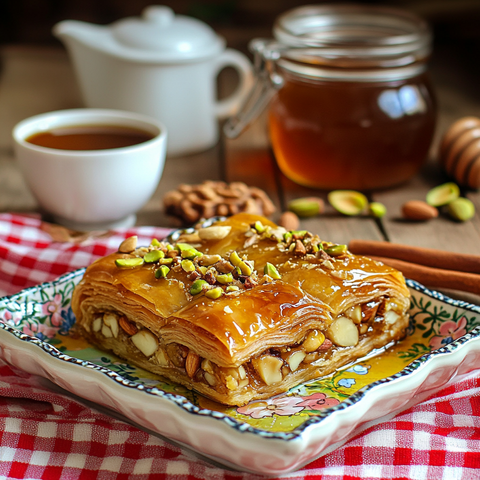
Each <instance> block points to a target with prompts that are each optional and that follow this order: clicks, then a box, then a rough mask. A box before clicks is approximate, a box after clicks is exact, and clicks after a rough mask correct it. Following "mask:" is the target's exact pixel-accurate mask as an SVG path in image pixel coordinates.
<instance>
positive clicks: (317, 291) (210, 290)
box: [72, 214, 410, 405]
mask: <svg viewBox="0 0 480 480" xmlns="http://www.w3.org/2000/svg"><path fill="white" fill-rule="evenodd" d="M409 303H410V302H409V292H408V289H407V288H406V286H405V280H404V278H403V275H402V274H401V273H400V272H398V271H397V270H394V269H393V268H390V267H388V266H386V265H384V264H382V263H379V262H375V261H373V260H371V259H369V258H366V257H362V256H355V255H352V254H351V253H349V252H348V250H347V248H346V246H345V245H336V244H332V243H329V242H325V241H322V240H320V239H319V238H318V236H316V235H312V234H311V233H309V232H306V231H292V232H287V231H286V230H285V229H283V228H281V227H277V226H276V225H274V224H273V223H271V222H270V221H268V220H267V219H265V218H263V217H257V216H252V215H247V214H240V215H236V216H233V217H230V218H229V219H227V220H225V221H221V222H217V223H215V224H214V225H213V226H211V227H207V228H200V229H198V230H196V231H195V232H194V233H189V234H184V235H183V236H181V237H180V238H179V239H178V241H177V242H175V243H167V242H159V241H157V240H155V239H154V240H153V241H152V242H151V245H150V246H148V247H140V248H137V246H136V238H135V237H131V238H130V239H127V240H126V241H125V242H123V243H122V245H121V246H120V248H119V251H118V252H117V253H114V254H111V255H108V256H106V257H104V258H102V259H100V260H97V261H96V262H95V263H93V264H92V265H91V266H90V267H88V268H87V270H86V272H85V276H84V278H83V279H82V281H81V282H80V284H79V285H78V286H77V287H76V289H75V291H74V294H73V300H72V308H73V311H74V313H75V315H76V317H77V325H78V327H79V328H80V330H81V331H82V333H83V335H84V336H85V337H86V338H87V339H88V340H89V341H90V342H91V343H92V344H94V345H97V346H99V347H100V348H102V349H104V350H108V351H112V352H114V353H115V354H117V355H118V356H120V357H122V358H124V359H126V360H128V361H129V362H132V363H134V364H136V365H138V366H140V367H142V368H144V369H146V370H149V371H151V372H155V373H157V374H160V375H162V376H164V377H166V378H168V379H170V380H172V381H174V382H177V383H180V384H182V385H185V386H186V387H188V388H191V389H194V390H196V391H197V392H200V393H201V394H203V395H205V396H207V397H210V398H212V399H214V400H217V401H219V402H222V403H225V404H229V405H244V404H245V403H247V402H248V401H250V400H252V399H261V398H268V397H271V396H273V395H275V394H278V393H281V392H285V391H286V390H288V389H290V388H292V387H294V386H295V385H298V384H300V383H302V382H305V381H308V380H312V379H314V378H318V377H322V376H324V375H328V374H330V373H332V372H334V371H335V370H337V369H338V368H340V367H344V366H345V365H347V364H349V363H351V362H352V361H354V360H356V359H358V358H361V357H364V356H365V355H367V354H369V353H371V352H373V351H375V350H376V349H380V348H382V347H384V346H386V345H388V344H389V343H391V342H393V341H396V340H399V339H401V338H402V336H403V335H404V332H405V329H406V327H407V324H408V314H407V311H408V308H409Z"/></svg>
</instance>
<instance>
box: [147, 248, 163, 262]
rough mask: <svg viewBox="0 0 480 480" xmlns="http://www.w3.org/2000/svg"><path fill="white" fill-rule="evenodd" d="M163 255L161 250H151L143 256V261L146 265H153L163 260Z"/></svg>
mask: <svg viewBox="0 0 480 480" xmlns="http://www.w3.org/2000/svg"><path fill="white" fill-rule="evenodd" d="M164 256H165V254H164V253H163V252H162V251H161V250H152V251H150V252H148V253H146V254H145V256H144V257H143V259H144V260H145V262H146V263H155V262H158V261H159V260H160V259H161V258H163V257H164Z"/></svg>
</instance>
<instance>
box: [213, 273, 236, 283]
mask: <svg viewBox="0 0 480 480" xmlns="http://www.w3.org/2000/svg"><path fill="white" fill-rule="evenodd" d="M216 280H217V282H218V283H223V284H226V283H232V282H233V275H232V274H231V273H223V274H220V275H217V276H216Z"/></svg>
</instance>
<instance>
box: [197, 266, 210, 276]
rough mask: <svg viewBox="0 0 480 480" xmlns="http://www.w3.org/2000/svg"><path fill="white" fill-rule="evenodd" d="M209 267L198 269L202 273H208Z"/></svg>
mask: <svg viewBox="0 0 480 480" xmlns="http://www.w3.org/2000/svg"><path fill="white" fill-rule="evenodd" d="M207 270H208V269H207V267H198V271H199V272H200V273H201V274H202V275H205V274H206V273H207Z"/></svg>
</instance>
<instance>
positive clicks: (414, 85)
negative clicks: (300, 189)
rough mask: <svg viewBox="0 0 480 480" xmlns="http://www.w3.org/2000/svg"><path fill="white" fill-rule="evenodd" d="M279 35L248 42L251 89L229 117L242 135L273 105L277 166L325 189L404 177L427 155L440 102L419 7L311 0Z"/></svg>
mask: <svg viewBox="0 0 480 480" xmlns="http://www.w3.org/2000/svg"><path fill="white" fill-rule="evenodd" d="M273 32H274V37H275V38H274V40H263V39H256V40H253V41H252V42H251V44H250V46H251V49H252V51H253V53H254V60H255V69H256V74H257V81H256V85H255V87H254V88H253V90H252V92H251V95H250V98H249V100H248V101H247V103H246V104H245V105H244V107H243V109H242V110H241V111H240V112H239V114H238V115H237V116H236V117H232V118H230V119H229V121H228V122H227V123H226V124H225V129H224V131H225V134H226V135H227V136H228V137H235V136H236V135H238V134H239V133H240V132H241V131H242V130H243V128H245V126H246V125H247V124H248V123H249V122H250V121H251V120H252V119H253V118H254V117H255V116H256V115H258V113H260V111H261V110H263V109H264V108H265V107H267V106H268V128H269V135H270V142H271V146H272V149H273V153H274V156H275V159H276V161H277V163H278V166H279V168H280V170H281V171H282V172H283V173H284V174H285V175H286V176H287V177H288V178H290V179H291V180H293V181H294V182H296V183H298V184H301V185H305V186H308V187H314V188H319V189H326V190H332V189H355V190H373V189H380V188H386V187H390V186H393V185H396V184H399V183H402V182H404V181H406V180H408V179H409V178H411V177H412V176H413V175H414V174H415V173H417V172H418V170H419V169H420V167H421V166H422V164H423V163H424V161H425V160H426V158H427V156H428V151H429V148H430V144H431V141H432V138H433V134H434V129H435V121H436V103H435V98H434V93H433V90H432V86H431V83H430V80H429V76H428V72H427V60H428V58H429V55H430V52H431V40H432V36H431V32H430V29H429V27H428V25H427V24H426V23H425V22H424V21H423V20H422V19H420V18H419V17H417V16H416V15H414V14H412V13H410V12H407V11H404V10H399V9H393V8H387V7H377V6H365V5H325V4H323V5H318V6H316V5H312V6H305V7H299V8H296V9H293V10H291V11H288V12H286V13H284V14H283V15H281V16H280V17H279V18H278V19H277V20H276V21H275V24H274V29H273Z"/></svg>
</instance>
